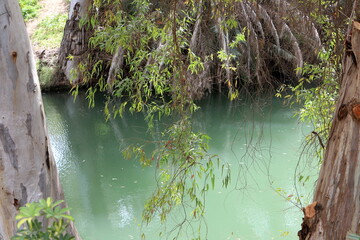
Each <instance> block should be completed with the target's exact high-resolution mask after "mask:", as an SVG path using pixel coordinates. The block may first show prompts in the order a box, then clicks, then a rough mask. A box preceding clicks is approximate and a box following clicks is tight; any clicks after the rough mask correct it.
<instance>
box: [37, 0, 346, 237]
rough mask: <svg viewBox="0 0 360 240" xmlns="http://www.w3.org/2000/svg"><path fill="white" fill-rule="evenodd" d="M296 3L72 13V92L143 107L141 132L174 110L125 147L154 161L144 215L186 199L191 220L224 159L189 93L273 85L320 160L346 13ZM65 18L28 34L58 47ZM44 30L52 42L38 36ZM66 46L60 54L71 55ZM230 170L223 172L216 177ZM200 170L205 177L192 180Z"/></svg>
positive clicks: (158, 4)
mask: <svg viewBox="0 0 360 240" xmlns="http://www.w3.org/2000/svg"><path fill="white" fill-rule="evenodd" d="M296 2H297V1H294V2H293V1H291V0H289V1H275V0H274V1H258V2H256V1H246V0H244V1H237V0H227V1H217V0H214V1H209V0H190V1H171V2H168V1H148V0H134V1H119V0H115V1H94V2H93V5H92V8H91V9H89V13H91V14H89V15H88V16H85V17H83V18H82V19H81V20H80V22H79V27H80V28H81V29H86V31H89V32H91V33H92V35H91V38H90V39H88V40H89V44H88V46H87V47H88V49H87V52H86V53H84V54H81V56H80V57H81V60H82V61H81V62H80V63H79V64H78V66H77V68H76V69H72V74H71V75H72V76H73V79H70V80H71V82H72V84H73V89H72V92H73V94H74V95H76V94H77V92H78V90H79V88H80V87H82V86H84V85H85V86H87V95H88V99H89V105H90V106H92V105H94V95H95V93H96V92H99V91H100V92H106V93H107V94H108V98H107V102H106V107H105V110H104V112H105V115H106V118H108V119H109V118H112V117H116V116H122V115H123V112H124V111H127V110H128V111H130V112H145V113H146V118H147V121H148V126H149V129H150V131H151V130H152V128H153V121H154V120H155V119H159V120H160V119H161V118H162V117H163V116H168V115H174V116H176V118H177V119H176V121H174V125H173V126H171V127H169V128H168V129H167V130H165V131H164V132H163V135H162V136H163V140H162V141H161V144H159V146H158V148H157V150H156V151H155V152H153V153H152V154H151V158H147V157H146V153H145V152H144V150H143V149H142V148H141V147H129V148H128V150H127V151H125V153H124V154H125V155H127V156H130V155H131V154H136V155H137V156H138V157H139V158H140V159H141V163H142V164H143V165H153V166H156V167H157V169H159V174H158V176H157V178H158V180H159V181H158V182H159V183H161V184H159V186H158V189H157V190H156V191H155V192H154V194H153V196H152V197H151V198H150V199H149V201H148V202H147V204H146V206H145V210H144V213H143V220H144V221H145V222H146V223H148V222H150V221H151V220H152V219H153V218H154V216H155V215H156V214H158V215H159V216H160V218H161V220H162V221H165V220H166V218H167V215H168V214H170V213H171V212H172V210H173V209H175V208H177V207H179V206H184V205H187V206H191V208H190V210H188V211H189V212H190V215H191V219H190V220H194V219H198V218H201V217H203V213H204V208H205V204H204V196H205V195H204V194H205V193H206V192H207V191H208V190H209V189H211V186H213V185H214V184H215V175H214V166H215V165H219V166H220V168H224V166H225V165H223V164H221V162H220V161H219V162H218V164H214V163H213V161H214V159H215V158H216V157H215V156H209V155H208V153H207V141H208V137H207V136H206V135H204V134H202V133H195V132H193V131H192V127H191V122H190V120H189V116H191V114H192V113H193V112H194V111H196V110H197V108H198V107H197V106H196V104H195V102H194V100H196V99H200V98H201V97H203V96H204V95H206V94H208V93H211V92H213V91H215V90H217V91H224V89H226V91H227V92H228V96H229V99H230V100H235V99H237V98H239V97H240V96H241V95H242V94H245V93H246V92H247V93H249V92H255V91H258V90H259V91H265V90H267V89H275V88H278V87H279V86H280V87H279V88H278V93H277V96H279V97H280V96H284V97H285V98H286V99H287V100H288V101H289V102H290V103H291V104H299V105H301V106H302V107H301V108H300V110H299V112H298V113H297V115H298V116H299V118H300V120H301V121H304V122H310V123H312V124H313V125H314V131H313V132H312V134H310V135H309V136H308V139H307V140H308V142H309V143H317V146H318V147H316V150H315V154H316V156H317V157H318V158H319V159H321V156H322V155H323V149H324V146H325V144H326V139H327V138H328V134H329V129H330V121H331V119H332V114H333V112H334V110H335V105H334V103H335V101H336V99H337V98H338V90H339V84H338V81H337V79H338V78H339V75H340V57H339V56H340V52H341V48H339V46H342V44H341V43H342V42H343V41H344V39H343V38H342V37H341V36H344V32H345V31H344V30H343V28H340V27H339V26H343V25H344V24H345V19H346V16H350V14H349V13H347V12H346V9H345V7H346V6H344V5H341V3H338V5H335V4H333V1H320V2H319V1H311V0H309V1H300V2H301V3H306V4H305V5H306V6H307V9H306V8H302V7H301V6H300V7H294V5H293V4H294V3H296ZM342 4H344V3H342ZM345 4H346V3H345ZM344 9H345V10H344ZM340 12H341V13H342V14H343V16H340V14H339V13H340ZM344 16H345V17H344ZM65 20H66V16H65V15H58V16H56V17H55V18H52V19H46V20H45V21H44V22H43V23H41V24H40V28H39V29H38V30H37V31H36V32H35V34H34V40H35V41H36V42H37V43H38V44H41V45H43V46H46V47H55V46H57V45H58V44H59V43H60V41H61V40H60V38H58V37H56V36H60V33H61V32H62V28H60V27H59V26H60V24H59V23H62V24H63V25H64V23H65ZM334 29H335V31H334ZM49 34H54V36H55V37H53V38H52V39H55V40H54V42H48V41H47V39H48V38H49ZM321 39H322V40H323V41H321ZM66 54H67V55H66V56H65V57H64V58H63V61H72V60H73V58H74V57H77V55H76V54H68V52H66ZM75 55H76V56H75ZM79 55H80V54H79ZM45 72H48V71H45ZM46 75H48V76H49V74H46ZM78 80H79V81H78ZM244 92H245V93H244ZM229 176H230V175H229V173H224V175H223V176H222V177H223V184H224V185H225V186H227V184H228V182H229V180H230V178H229ZM200 179H203V180H205V181H201V182H202V183H204V185H201V186H199V185H198V182H200ZM303 179H308V178H307V177H304V176H300V178H299V181H301V180H303ZM188 215H189V214H185V216H184V219H186V216H188ZM185 222H187V221H184V223H185ZM200 223H201V221H200ZM199 228H200V227H199ZM179 229H181V227H180V228H179ZM199 232H200V231H199ZM196 237H197V238H199V239H200V238H201V236H200V233H199V236H196Z"/></svg>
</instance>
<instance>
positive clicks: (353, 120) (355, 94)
mask: <svg viewBox="0 0 360 240" xmlns="http://www.w3.org/2000/svg"><path fill="white" fill-rule="evenodd" d="M359 61H360V23H359V22H357V21H353V24H352V29H351V31H350V32H349V34H348V36H347V40H346V53H345V56H344V60H343V76H342V81H341V90H340V97H339V100H338V103H337V108H336V109H337V110H336V114H335V116H334V121H333V124H332V129H331V131H330V136H329V141H328V144H327V147H326V153H325V158H324V162H323V164H322V166H321V170H320V176H319V180H318V183H317V186H316V191H315V196H314V202H313V204H311V205H309V206H307V207H306V208H305V209H304V214H305V216H304V222H303V224H302V230H301V231H299V237H300V239H301V240H303V239H307V240H322V239H336V240H342V239H346V236H347V234H349V233H353V234H358V235H360V152H359V149H360V69H359V67H360V65H359V64H360V62H359Z"/></svg>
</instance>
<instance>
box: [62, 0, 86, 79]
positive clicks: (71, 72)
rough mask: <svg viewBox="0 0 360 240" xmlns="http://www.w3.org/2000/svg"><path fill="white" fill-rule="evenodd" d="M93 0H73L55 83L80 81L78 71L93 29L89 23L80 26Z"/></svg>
mask: <svg viewBox="0 0 360 240" xmlns="http://www.w3.org/2000/svg"><path fill="white" fill-rule="evenodd" d="M91 2H92V0H72V1H71V4H70V13H69V19H68V20H67V21H66V24H65V29H64V36H63V39H62V41H61V47H60V50H59V60H58V65H59V69H58V72H57V73H56V75H57V76H56V83H55V85H69V84H70V83H79V82H80V81H81V76H80V74H79V73H78V72H77V71H76V70H77V69H76V68H77V66H78V64H79V63H80V61H81V59H82V57H83V56H84V55H85V53H86V52H87V51H88V43H89V39H90V37H91V35H92V29H91V28H90V27H89V25H88V24H85V25H84V26H81V27H80V25H79V24H80V20H81V19H82V18H85V17H86V16H87V14H88V12H87V11H88V8H89V6H90V4H91Z"/></svg>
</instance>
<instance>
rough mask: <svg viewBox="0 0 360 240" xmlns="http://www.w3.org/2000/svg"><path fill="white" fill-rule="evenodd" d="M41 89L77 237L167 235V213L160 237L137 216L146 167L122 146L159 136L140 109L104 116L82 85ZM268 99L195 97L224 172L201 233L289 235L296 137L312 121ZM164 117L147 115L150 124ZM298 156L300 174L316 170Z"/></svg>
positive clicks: (296, 222)
mask: <svg viewBox="0 0 360 240" xmlns="http://www.w3.org/2000/svg"><path fill="white" fill-rule="evenodd" d="M43 99H44V106H45V112H46V116H47V125H48V131H49V135H50V140H51V144H52V149H53V153H54V155H55V159H56V162H57V166H58V170H59V174H60V180H61V183H62V185H63V188H64V192H65V196H66V200H67V202H68V204H69V206H70V208H71V209H72V215H73V216H74V218H75V221H76V222H75V223H76V227H77V229H78V231H79V233H80V235H81V236H82V237H83V240H117V239H119V240H126V239H140V235H141V233H143V232H144V233H145V235H146V239H150V240H157V239H167V237H169V236H171V234H167V231H170V230H171V228H172V227H171V226H173V224H175V223H172V222H171V220H170V221H169V223H167V229H166V230H165V234H164V235H163V237H159V232H160V231H164V230H163V228H162V226H161V224H160V223H159V221H158V220H157V219H155V220H154V222H153V223H152V224H150V225H149V226H143V225H142V223H141V213H142V209H143V206H144V203H145V201H146V199H147V198H148V197H149V196H150V195H151V193H152V192H153V191H154V189H155V186H156V182H155V170H154V168H153V167H148V168H143V167H141V166H140V164H139V162H138V161H136V160H125V159H124V158H123V156H122V154H121V150H122V149H123V148H124V147H126V146H128V145H129V144H142V143H143V142H144V141H145V140H148V141H149V142H151V141H152V140H156V139H158V136H157V134H160V133H159V132H157V133H155V134H150V133H149V132H148V131H147V127H146V123H145V121H144V115H142V114H125V116H124V118H122V119H121V118H117V119H114V120H111V121H107V122H106V121H105V120H104V115H103V112H102V98H101V97H97V100H96V106H95V108H93V109H89V108H88V104H87V101H86V100H85V99H84V97H83V96H82V95H80V96H78V98H77V100H76V101H75V102H74V100H73V98H72V97H71V96H69V95H67V94H44V95H43ZM267 101H268V102H267V103H266V104H265V105H266V106H263V105H264V103H265V102H264V101H262V106H258V105H256V104H249V103H248V101H247V102H246V101H239V102H232V103H229V101H228V100H227V99H226V98H225V97H223V96H221V95H218V96H213V97H209V98H207V99H205V100H203V101H201V102H200V103H199V106H200V107H201V109H200V110H199V111H198V112H196V113H195V115H194V116H193V124H194V129H196V130H198V131H202V132H205V133H206V134H208V135H209V136H210V137H211V138H212V140H211V141H210V152H211V153H214V154H217V155H218V156H219V157H220V159H222V161H224V162H227V163H229V164H230V166H231V172H232V181H231V184H230V186H229V187H228V188H227V189H224V188H222V187H221V184H220V183H218V184H217V187H216V188H215V190H213V191H210V193H209V194H208V197H207V200H206V214H205V217H206V218H205V219H206V226H207V230H206V231H207V239H209V240H225V239H241V240H258V239H260V240H262V239H264V240H267V239H297V231H298V230H299V229H300V224H301V218H302V213H301V210H300V208H299V207H301V206H300V205H299V204H297V207H296V206H295V205H296V204H293V203H291V202H289V201H287V200H286V199H285V198H287V197H289V198H291V199H294V200H295V196H297V194H296V190H295V187H294V171H295V168H296V166H297V165H298V161H299V157H300V153H301V144H302V140H303V138H304V136H305V135H306V134H308V133H310V132H311V129H312V128H311V126H308V125H304V124H299V123H298V121H297V119H295V118H293V110H291V109H288V108H285V107H283V106H282V105H281V104H280V103H279V102H278V101H276V100H274V101H269V100H267ZM166 124H167V122H166V120H164V122H155V128H156V129H163V128H164V126H166ZM150 145H151V144H150ZM149 149H151V146H149ZM304 164H305V163H303V162H301V164H300V166H301V167H300V168H298V169H305V173H304V175H305V176H307V175H309V173H308V172H311V173H312V174H313V175H316V166H314V167H313V168H312V169H311V170H308V168H309V166H308V165H306V166H305V165H304ZM302 165H304V166H302ZM314 169H315V170H314ZM314 172H315V173H314ZM310 180H312V181H309V182H308V183H307V184H305V187H303V188H302V189H298V191H299V196H302V197H301V201H302V203H303V204H307V203H308V202H309V199H310V196H309V193H310V192H311V191H312V190H313V185H314V184H313V180H315V177H314V176H312V178H310ZM279 193H281V194H279ZM171 219H172V220H174V219H175V220H176V218H171ZM170 239H172V238H170ZM180 239H184V240H187V239H191V237H190V236H188V235H183V236H182V237H181V238H180Z"/></svg>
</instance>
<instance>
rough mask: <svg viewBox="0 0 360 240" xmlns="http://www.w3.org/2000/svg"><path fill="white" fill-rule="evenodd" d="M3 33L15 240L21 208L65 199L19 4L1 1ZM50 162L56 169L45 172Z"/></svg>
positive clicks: (7, 224) (2, 115) (6, 170)
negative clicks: (34, 203)
mask: <svg viewBox="0 0 360 240" xmlns="http://www.w3.org/2000/svg"><path fill="white" fill-rule="evenodd" d="M0 29H1V34H0V72H1V74H2V76H1V87H0V102H1V108H0V239H10V238H11V237H12V236H13V235H14V234H15V232H16V220H15V215H16V214H17V210H18V209H19V208H20V207H21V206H24V205H25V204H26V203H28V202H33V201H38V200H39V199H41V198H47V197H52V198H53V199H55V200H59V199H64V196H63V192H62V189H61V186H60V182H59V178H58V174H57V169H56V165H55V161H54V158H53V155H52V153H51V150H50V149H49V143H48V142H47V140H46V139H47V130H46V123H45V120H44V119H43V116H44V110H43V108H42V100H41V94H40V88H39V81H38V77H37V74H36V69H35V62H34V58H33V55H32V51H31V47H30V42H29V38H28V37H27V33H26V29H25V24H24V21H23V20H22V16H21V12H20V8H19V4H18V2H17V1H13V0H1V1H0ZM47 162H48V164H49V165H50V166H51V168H50V169H44V168H43V166H44V165H45V164H47ZM42 169H44V170H42ZM39 182H41V185H42V186H41V187H40V186H39V184H38V183H39ZM72 231H73V233H74V234H75V235H77V234H76V231H75V229H74V228H73V227H72Z"/></svg>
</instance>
